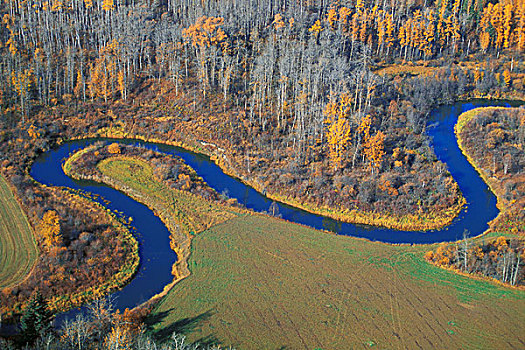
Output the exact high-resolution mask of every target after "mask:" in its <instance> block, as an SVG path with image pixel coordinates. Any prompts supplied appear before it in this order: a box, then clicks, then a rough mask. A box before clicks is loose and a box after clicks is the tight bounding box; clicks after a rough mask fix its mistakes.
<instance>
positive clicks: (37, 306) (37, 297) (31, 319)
mask: <svg viewBox="0 0 525 350" xmlns="http://www.w3.org/2000/svg"><path fill="white" fill-rule="evenodd" d="M52 321H53V314H52V313H51V311H49V308H48V305H47V301H46V300H45V299H44V297H43V296H42V294H40V292H38V291H37V292H36V293H35V294H34V295H33V297H32V298H31V300H30V301H29V304H28V305H27V307H26V308H25V310H24V313H23V315H22V318H21V319H20V329H21V332H20V342H21V343H22V344H23V345H25V344H33V343H34V342H35V341H36V340H37V339H38V338H40V337H43V336H44V335H46V334H48V333H50V332H51V330H52Z"/></svg>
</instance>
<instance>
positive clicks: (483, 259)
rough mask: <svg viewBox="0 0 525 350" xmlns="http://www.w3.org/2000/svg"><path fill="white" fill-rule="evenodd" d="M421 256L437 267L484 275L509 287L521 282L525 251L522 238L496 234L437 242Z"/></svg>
mask: <svg viewBox="0 0 525 350" xmlns="http://www.w3.org/2000/svg"><path fill="white" fill-rule="evenodd" d="M425 258H426V259H427V260H428V261H430V262H433V263H435V264H437V265H439V266H443V267H451V268H454V269H456V270H459V271H462V272H465V273H475V274H480V275H484V276H488V277H491V278H494V279H496V280H499V281H501V282H503V283H508V284H510V285H512V286H519V285H523V284H524V282H525V269H524V267H525V251H524V245H523V240H518V239H509V238H506V237H503V236H501V237H498V238H495V239H493V240H491V241H489V242H482V243H481V244H475V243H473V242H472V240H470V239H464V240H462V241H459V242H458V243H456V244H455V245H449V244H447V243H443V244H441V245H440V246H439V247H438V248H437V249H436V250H435V251H429V252H427V253H426V254H425Z"/></svg>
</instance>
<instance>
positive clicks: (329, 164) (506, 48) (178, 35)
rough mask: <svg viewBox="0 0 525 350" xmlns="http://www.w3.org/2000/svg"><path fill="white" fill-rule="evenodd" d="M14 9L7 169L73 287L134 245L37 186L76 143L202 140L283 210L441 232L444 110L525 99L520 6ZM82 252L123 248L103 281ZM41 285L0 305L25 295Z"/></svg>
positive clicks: (18, 3)
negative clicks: (44, 157)
mask: <svg viewBox="0 0 525 350" xmlns="http://www.w3.org/2000/svg"><path fill="white" fill-rule="evenodd" d="M0 12H1V15H2V25H0V44H1V45H0V52H1V58H0V59H1V61H0V150H1V151H0V164H1V171H2V173H3V174H4V175H6V177H7V178H8V179H9V181H10V182H11V183H12V184H13V185H14V186H15V188H16V189H17V196H18V197H19V199H20V202H21V203H22V204H23V207H24V209H25V211H26V212H27V214H28V216H29V218H30V222H31V224H32V226H33V227H34V228H37V227H40V226H39V225H40V223H41V222H42V220H43V222H44V224H43V225H42V226H41V227H43V228H44V230H43V231H42V232H44V235H43V236H42V243H41V246H42V247H47V248H46V249H44V251H45V252H46V253H45V254H43V255H42V258H41V260H40V262H39V263H38V264H39V265H38V266H42V269H43V268H44V267H46V268H47V267H48V262H50V261H55V262H57V265H56V266H57V268H56V269H57V270H56V271H55V270H54V269H51V270H52V271H51V270H49V271H47V272H45V273H46V274H49V278H58V277H57V276H62V277H63V276H64V273H67V274H68V275H74V276H78V279H77V280H74V281H71V282H70V286H71V288H72V289H73V287H75V288H76V285H77V284H78V283H80V282H79V281H84V282H82V283H85V284H86V285H88V284H90V283H93V281H94V280H99V281H101V280H103V279H104V278H107V277H108V276H110V275H111V274H112V273H113V272H115V271H116V269H117V267H118V266H119V263H120V260H121V259H122V257H123V256H124V253H125V252H126V251H127V249H128V248H129V247H125V246H123V245H122V244H121V243H118V242H117V241H116V240H115V239H114V238H112V237H113V236H112V235H111V234H110V232H109V231H107V230H105V229H103V228H101V227H92V226H90V225H88V224H89V222H90V218H88V219H86V220H87V221H86V222H84V221H82V220H80V219H78V220H75V218H78V217H85V216H84V212H85V211H86V209H85V208H86V205H87V204H82V205H78V206H76V205H74V204H72V200H71V199H69V197H68V196H69V195H68V194H64V193H63V192H61V191H59V190H56V189H50V188H42V187H41V186H39V185H38V184H35V183H34V182H33V181H32V179H31V178H30V176H29V175H28V170H29V167H30V164H31V163H32V161H33V160H34V159H35V157H36V156H37V155H38V154H39V153H40V152H42V151H45V150H47V149H48V148H49V147H51V146H52V145H54V144H56V143H58V142H61V141H62V140H63V139H68V138H78V137H87V136H95V135H104V134H109V135H116V134H118V135H120V136H125V135H127V136H130V137H146V138H155V139H157V140H160V141H167V142H172V143H179V144H185V145H189V146H190V147H192V148H197V147H200V145H202V143H201V141H202V142H205V143H207V144H209V145H210V146H209V147H207V148H208V150H207V152H208V153H210V154H213V155H214V156H221V158H220V159H218V162H219V163H221V165H223V167H224V168H226V169H228V170H229V171H230V172H231V173H233V174H235V175H237V176H238V177H240V178H242V179H243V180H244V181H246V182H248V183H250V184H252V185H253V186H254V187H255V188H257V189H258V190H260V191H261V192H263V193H267V194H268V195H270V196H273V197H274V198H280V199H281V200H283V201H286V202H289V203H293V204H296V205H298V206H301V207H304V208H307V209H308V210H311V211H317V210H321V209H320V208H324V209H326V210H327V211H330V212H335V213H336V214H334V215H335V216H336V217H338V218H340V219H343V220H347V221H351V220H354V221H355V220H356V217H358V215H357V214H355V213H359V215H361V216H359V217H362V215H364V217H365V218H364V219H362V220H361V221H360V222H361V223H369V224H381V225H384V226H389V227H396V228H404V229H429V228H436V227H440V226H443V225H445V224H447V223H448V222H450V221H451V220H452V219H453V217H454V216H455V215H456V214H457V213H458V212H459V210H460V208H461V207H462V205H463V199H462V196H461V193H460V191H459V189H458V187H457V184H456V183H455V182H454V180H453V179H452V177H451V176H450V174H449V172H448V171H447V169H446V166H445V165H444V164H443V163H442V162H440V161H439V160H437V159H436V157H435V155H434V153H433V151H432V145H431V142H430V140H429V139H428V138H427V136H426V135H425V133H424V131H425V127H426V122H427V116H428V113H429V112H430V110H431V109H432V108H433V107H435V106H436V105H438V104H440V103H445V102H452V101H455V100H457V99H459V98H467V97H473V96H490V97H503V96H506V97H517V98H519V97H523V96H524V85H525V81H524V79H525V66H524V60H523V52H524V50H525V37H524V36H525V33H524V26H525V1H523V0H518V1H511V0H501V1H499V2H496V3H494V2H488V1H485V0H479V1H474V0H464V1H460V0H454V1H448V0H441V1H435V2H427V1H425V2H423V1H420V0H417V1H406V0H393V1H391V2H383V3H380V2H378V1H357V2H355V3H354V2H344V1H338V2H325V1H321V0H308V1H286V0H261V1H254V0H224V1H205V2H202V1H201V2H194V1H192V0H184V1H172V0H167V1H166V0H159V1H151V2H128V1H116V0H103V1H93V0H71V1H58V0H51V1H46V2H41V1H35V0H3V1H2V2H1V3H0ZM407 66H410V67H412V66H415V67H417V68H416V69H414V71H417V73H414V74H412V73H410V71H411V69H408V70H407V69H405V68H406V67H407ZM383 69H387V70H388V69H391V70H390V71H389V73H386V74H380V72H381V71H383V72H384V70H383ZM205 148H206V147H205ZM221 150H222V151H221ZM205 151H206V150H205ZM509 169H510V168H509ZM509 169H507V170H509ZM53 212H54V213H55V214H56V215H57V216H58V218H59V219H58V222H59V223H60V225H59V226H60V230H57V225H56V221H57V220H56V217H55V214H53ZM81 213H82V214H81ZM348 213H353V214H348ZM363 213H364V214H363ZM377 217H379V218H381V220H380V219H377ZM94 221H95V220H93V221H91V222H94ZM82 232H87V235H82ZM104 232H105V233H104ZM94 233H97V234H96V235H93V234H94ZM97 242H99V243H97ZM87 246H91V247H93V248H89V247H87ZM86 247H87V248H86ZM101 247H104V248H101ZM84 248H85V249H87V252H93V251H96V252H97V254H101V255H100V256H101V257H102V256H105V255H108V254H107V251H109V250H112V251H117V252H119V254H121V253H122V254H121V255H119V257H120V258H119V257H117V258H115V260H112V262H111V267H112V269H107V270H105V272H104V273H103V272H102V270H100V271H99V270H97V269H95V268H94V269H91V270H90V274H91V276H87V275H86V274H83V273H82V271H81V270H82V267H75V269H76V270H74V271H79V272H78V273H76V272H75V273H71V272H69V270H68V267H67V266H69V265H68V264H69V263H71V264H73V265H76V264H77V263H79V262H81V261H84V260H88V259H90V258H91V255H90V254H91V253H89V254H87V255H83V253H82V254H81V253H79V252H81V251H82V249H84ZM84 252H86V250H84ZM51 253H52V254H51ZM93 254H95V253H93ZM62 255H64V257H63V258H59V257H62ZM97 256H99V255H97ZM100 259H102V258H100ZM89 261H91V262H92V263H93V264H95V265H94V266H99V267H100V265H97V264H98V262H97V261H98V260H96V259H94V260H93V259H92V260H89ZM53 266H55V265H53ZM79 266H80V265H79ZM42 271H43V270H42ZM97 271H98V272H97ZM98 273H101V274H103V275H98ZM38 276H39V278H41V277H42V275H38ZM46 276H47V275H46ZM35 278H36V277H34V276H33V277H32V278H31V279H29V280H28V281H27V282H26V283H36V282H35V281H34V279H35ZM49 281H52V279H50V280H49ZM48 283H50V284H51V282H48ZM68 283H69V282H68ZM32 286H33V285H26V287H24V286H20V287H16V288H14V289H10V290H7V291H6V290H4V291H2V296H7V295H10V297H14V298H16V300H20V301H22V300H27V298H28V297H29V290H31V288H32ZM47 288H48V292H49V293H58V292H59V291H56V290H53V286H52V284H51V285H50V286H48V287H47ZM60 292H63V291H62V290H61V291H60ZM2 305H4V303H3V302H2Z"/></svg>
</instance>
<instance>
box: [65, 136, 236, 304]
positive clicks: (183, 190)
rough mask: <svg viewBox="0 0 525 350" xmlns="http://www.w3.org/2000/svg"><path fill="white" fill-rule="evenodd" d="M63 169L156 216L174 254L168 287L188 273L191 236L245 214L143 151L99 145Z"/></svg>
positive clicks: (186, 170)
mask: <svg viewBox="0 0 525 350" xmlns="http://www.w3.org/2000/svg"><path fill="white" fill-rule="evenodd" d="M64 171H65V173H66V174H67V175H69V176H72V177H74V178H77V179H89V180H95V181H98V182H103V183H106V184H108V185H111V186H112V187H114V188H116V189H119V190H121V191H123V192H124V193H126V194H127V195H129V196H131V197H132V198H134V199H135V200H138V201H140V202H142V203H144V204H146V205H147V206H148V207H149V208H150V209H152V210H153V211H154V212H155V214H156V215H158V216H159V217H160V218H161V220H162V221H163V222H164V223H165V225H166V226H167V227H168V229H169V231H170V246H171V248H172V249H173V250H174V251H175V253H177V261H176V262H174V264H173V269H172V274H173V276H174V282H173V283H176V282H177V281H179V280H181V279H183V278H185V277H187V276H188V275H189V273H190V272H189V270H188V268H187V259H188V257H189V254H190V244H191V239H192V237H193V236H194V235H196V234H198V233H199V232H202V231H203V230H206V229H208V228H210V227H212V226H214V225H217V224H219V223H222V222H225V221H227V220H230V219H232V218H233V217H236V216H238V215H243V213H245V211H244V210H243V209H240V208H237V207H235V206H233V205H234V204H235V203H236V202H235V201H234V200H229V199H228V200H226V199H224V198H222V197H220V196H219V195H218V194H217V193H216V192H215V191H214V190H213V189H211V188H210V187H208V185H207V184H206V183H205V182H204V181H203V180H202V179H201V178H200V177H198V176H197V174H196V173H195V171H194V170H193V169H192V168H190V167H189V166H187V165H186V164H185V163H184V161H183V160H182V159H179V158H176V157H169V156H167V155H164V154H162V153H157V152H153V151H150V150H147V149H145V148H138V147H133V146H119V145H118V144H117V143H112V144H110V145H107V146H106V145H104V144H100V143H99V144H97V145H93V146H91V147H88V148H85V149H83V150H80V151H78V152H77V153H75V154H73V155H72V156H71V157H70V158H68V159H67V161H66V162H65V163H64ZM170 287H171V286H168V287H167V288H168V289H169V288H170ZM161 295H163V294H161ZM156 298H158V297H156ZM156 298H154V299H156Z"/></svg>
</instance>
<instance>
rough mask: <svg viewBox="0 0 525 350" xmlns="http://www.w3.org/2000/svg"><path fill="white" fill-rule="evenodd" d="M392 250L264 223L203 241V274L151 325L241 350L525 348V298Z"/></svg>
mask: <svg viewBox="0 0 525 350" xmlns="http://www.w3.org/2000/svg"><path fill="white" fill-rule="evenodd" d="M428 248H429V246H409V245H406V246H391V245H386V244H381V243H373V242H368V241H364V240H359V239H354V238H350V237H344V236H334V235H330V234H326V233H323V232H319V231H315V230H312V229H309V228H304V227H301V226H298V225H294V224H289V223H286V222H284V221H281V220H278V219H273V218H269V217H263V216H258V215H255V216H249V217H240V218H236V219H233V220H230V221H228V222H226V223H223V224H220V225H218V226H215V227H213V228H211V229H209V230H207V231H205V232H203V233H201V234H199V235H198V236H196V237H195V238H194V239H193V241H192V254H191V257H190V261H189V267H190V270H191V272H192V274H191V275H190V276H189V277H188V278H187V279H185V280H183V281H181V282H180V283H179V284H177V285H176V286H175V287H174V288H173V289H172V290H171V292H170V293H169V294H168V295H167V297H166V298H165V299H164V300H163V301H162V302H161V304H160V305H159V306H158V307H157V309H156V310H155V311H154V313H153V314H152V316H151V318H150V323H151V326H152V328H153V331H154V332H155V333H156V334H157V335H158V336H160V337H163V336H169V335H170V334H171V332H173V331H177V332H182V333H184V334H187V335H188V336H189V338H190V340H201V341H202V340H204V341H217V342H220V343H222V344H223V345H233V346H235V347H237V348H240V349H255V348H265V349H268V348H281V347H286V348H292V349H299V348H305V349H313V348H322V349H335V348H367V347H369V346H373V345H377V347H378V348H385V347H388V348H418V347H421V348H436V347H439V348H480V347H487V348H495V347H499V348H502V347H508V348H511V347H520V346H522V344H523V342H524V341H525V339H524V338H523V332H522V330H523V326H524V325H525V312H524V311H525V293H524V292H523V291H518V290H514V289H508V288H505V287H501V286H499V285H497V284H493V283H490V282H486V281H481V280H476V279H471V278H468V277H465V276H461V275H457V274H455V273H453V272H450V271H447V270H444V269H440V268H438V267H435V266H433V265H431V264H428V263H426V262H425V261H424V259H423V254H424V252H425V251H426V250H428Z"/></svg>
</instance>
